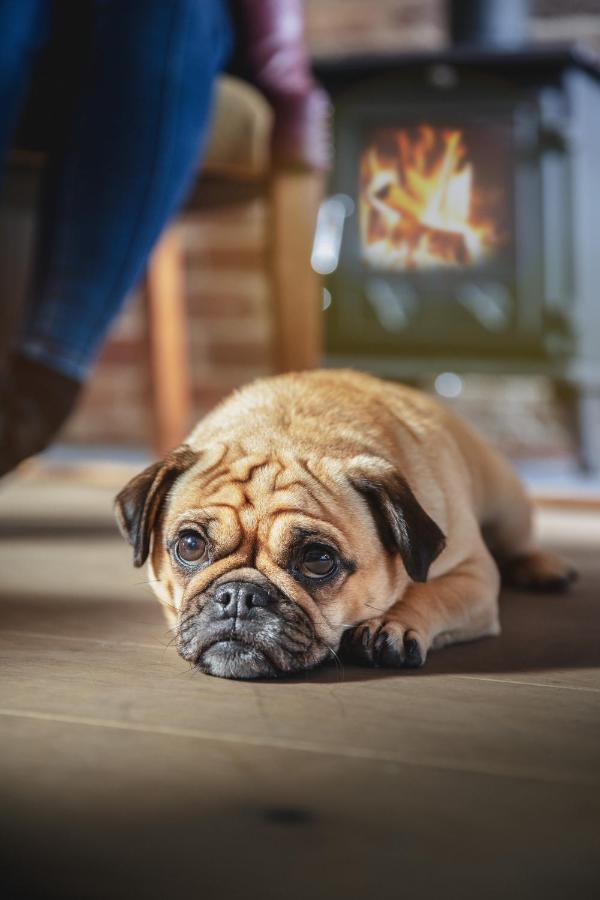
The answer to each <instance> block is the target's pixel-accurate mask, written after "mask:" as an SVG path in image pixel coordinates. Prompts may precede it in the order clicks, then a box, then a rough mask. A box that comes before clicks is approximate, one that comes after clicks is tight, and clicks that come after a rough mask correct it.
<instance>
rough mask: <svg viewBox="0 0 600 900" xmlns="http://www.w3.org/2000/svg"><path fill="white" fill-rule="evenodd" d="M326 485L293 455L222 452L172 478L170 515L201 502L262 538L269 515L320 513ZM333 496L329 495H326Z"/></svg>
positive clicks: (176, 515)
mask: <svg viewBox="0 0 600 900" xmlns="http://www.w3.org/2000/svg"><path fill="white" fill-rule="evenodd" d="M329 493H330V489H329V488H327V487H326V486H325V484H324V483H323V482H322V481H320V480H319V478H318V476H316V475H315V474H314V473H312V472H311V471H310V470H309V468H308V467H307V465H306V464H305V463H302V462H299V461H298V460H297V459H281V458H279V457H275V456H273V455H271V454H267V453H264V454H252V455H243V456H238V457H235V458H233V459H232V458H230V456H225V455H224V456H223V458H221V459H220V460H219V461H218V462H217V463H215V464H213V465H212V466H209V467H207V466H206V463H205V462H204V463H203V462H200V463H199V464H198V465H196V466H193V467H192V468H191V469H190V470H189V471H188V472H186V473H185V474H184V475H183V476H182V477H181V478H180V479H179V481H178V483H177V485H176V488H175V490H174V491H173V493H172V495H171V499H170V504H169V518H170V519H171V520H176V519H177V518H179V517H181V516H185V514H186V513H187V512H188V511H189V510H191V509H193V508H196V507H198V506H199V505H201V507H202V508H203V509H204V510H205V511H213V512H214V513H219V512H220V513H221V514H222V515H223V516H225V517H226V518H228V516H227V511H230V512H232V513H234V514H235V519H236V520H237V521H238V523H239V526H240V528H241V529H242V530H243V531H244V532H246V533H249V532H254V533H258V535H259V536H261V537H266V536H267V535H266V533H263V532H266V530H267V529H269V528H270V527H272V526H273V524H274V519H276V518H277V517H278V516H279V515H281V514H283V513H290V514H292V513H298V514H301V515H304V516H309V517H313V518H315V519H319V518H323V513H324V510H325V508H326V506H327V505H328V504H327V503H326V502H325V497H326V495H328V494H329ZM329 500H330V501H333V496H330V497H329Z"/></svg>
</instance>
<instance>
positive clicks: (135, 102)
mask: <svg viewBox="0 0 600 900" xmlns="http://www.w3.org/2000/svg"><path fill="white" fill-rule="evenodd" d="M61 2H63V3H64V2H65V0H56V2H55V3H54V4H53V3H51V2H50V0H0V154H1V155H2V157H4V153H5V151H6V147H7V145H8V144H9V142H10V137H11V133H12V127H13V126H14V121H15V118H16V115H17V112H18V109H19V104H20V100H21V98H22V95H23V90H24V86H25V84H26V82H27V80H28V75H29V73H30V69H31V66H32V60H33V59H34V58H35V55H36V53H37V51H38V49H39V48H40V46H41V45H43V44H44V42H45V41H47V39H48V38H49V36H51V35H52V31H53V28H55V27H57V21H60V19H55V18H54V17H55V15H56V9H57V7H60V4H61ZM78 2H79V3H80V4H82V3H85V4H87V12H88V14H89V17H90V28H89V35H88V38H87V39H89V46H86V48H85V53H84V54H83V55H82V57H81V60H80V62H79V63H78V68H77V71H73V72H72V78H73V84H75V85H76V102H75V103H74V104H73V108H72V110H70V112H69V117H68V119H67V121H66V123H65V126H64V131H65V133H64V135H63V136H62V140H60V141H57V142H55V143H54V149H53V150H52V151H51V153H50V159H49V164H48V168H47V173H46V176H45V179H46V183H45V185H44V190H43V202H42V204H41V210H40V225H39V235H38V241H37V249H36V256H35V263H34V270H33V273H32V280H31V294H30V302H29V305H28V309H27V312H26V316H25V323H24V330H23V335H22V341H21V344H20V346H19V349H20V350H21V352H24V353H25V354H26V355H29V356H30V357H34V358H35V359H38V360H40V361H43V362H45V363H46V364H48V365H50V366H51V367H54V368H56V369H58V370H59V371H61V372H62V373H63V374H66V375H69V376H72V377H74V378H76V379H83V378H85V375H86V373H87V371H88V369H89V367H90V365H91V363H92V362H93V360H94V357H95V355H96V353H97V351H98V349H99V347H100V345H101V343H102V340H103V338H104V336H105V334H106V331H107V329H108V327H109V325H110V324H111V322H112V321H113V319H114V317H115V315H116V314H117V312H118V311H119V309H120V308H121V306H122V304H123V301H124V299H125V297H126V296H127V294H128V292H129V291H130V290H131V289H132V288H133V287H134V285H135V283H136V282H137V280H138V279H139V277H140V275H141V274H142V271H143V268H144V265H145V263H146V260H147V258H148V255H149V253H150V251H151V249H152V247H153V245H154V243H155V242H156V240H157V238H158V236H159V234H160V232H161V230H162V229H163V227H164V225H165V224H166V222H167V221H168V219H169V218H170V217H171V216H172V215H173V213H174V212H175V210H176V209H177V207H178V206H179V205H180V204H181V203H182V202H183V200H184V199H185V195H186V192H187V191H188V189H189V187H190V185H191V182H192V180H193V178H194V175H195V172H196V171H197V167H198V164H199V160H200V155H201V150H202V143H203V138H204V136H205V134H206V130H207V123H208V119H209V114H210V108H211V95H212V88H213V84H214V80H215V76H216V74H217V73H218V71H219V70H220V68H221V67H222V66H223V64H224V63H225V62H226V59H227V56H228V54H229V51H230V47H231V33H230V25H229V19H228V16H227V12H226V6H225V0H78ZM63 18H64V17H63ZM61 127H62V126H61Z"/></svg>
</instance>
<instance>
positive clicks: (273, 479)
mask: <svg viewBox="0 0 600 900" xmlns="http://www.w3.org/2000/svg"><path fill="white" fill-rule="evenodd" d="M117 517H118V520H119V524H120V527H121V530H122V531H123V533H124V534H125V536H126V537H127V539H128V540H129V542H130V543H131V544H132V545H133V547H134V562H135V564H136V565H138V566H139V565H142V563H143V562H144V561H145V560H146V558H147V557H148V555H149V556H150V563H151V573H152V579H153V580H155V584H154V585H153V587H154V589H155V592H156V593H157V595H158V597H159V599H160V600H161V601H162V602H163V603H164V604H165V605H166V607H167V608H168V610H170V611H171V613H172V616H171V618H172V619H173V623H174V627H175V629H176V633H177V647H178V650H179V653H180V654H181V655H182V656H183V657H184V658H185V659H187V660H189V661H190V662H192V664H194V665H195V666H197V667H198V668H199V669H201V670H202V671H205V672H208V673H210V674H212V675H220V676H223V677H229V678H257V677H273V676H277V675H281V674H283V673H289V672H295V671H299V670H301V669H307V668H311V667H313V666H315V665H317V664H318V663H320V662H322V661H323V660H325V659H326V658H327V657H330V656H332V655H334V654H335V651H336V650H337V648H338V646H339V643H340V640H341V636H342V634H343V632H344V630H345V629H346V628H348V627H351V626H353V625H356V624H357V623H358V622H361V621H363V620H364V619H367V618H369V617H372V616H374V615H377V614H378V613H380V612H382V611H384V610H385V609H387V608H388V607H389V606H390V605H391V604H392V603H393V602H394V601H395V600H396V599H397V597H398V596H400V594H401V593H402V591H403V589H404V587H405V586H406V583H407V581H408V579H409V578H412V579H413V580H421V581H424V580H425V579H426V577H427V571H428V569H429V566H430V564H431V562H432V561H433V559H435V557H436V556H437V555H438V553H439V552H440V551H441V549H442V547H443V544H444V537H443V535H442V533H441V531H440V530H439V528H438V527H437V525H436V524H435V523H434V522H433V521H432V520H431V519H430V518H429V516H428V515H427V514H426V513H425V512H424V510H423V509H422V507H421V506H420V505H419V503H418V502H417V500H416V498H415V497H414V494H413V493H412V491H411V490H410V488H409V486H408V485H407V484H406V482H405V481H404V480H403V479H402V478H401V477H399V476H398V475H397V474H396V473H394V472H393V471H392V470H391V467H390V466H389V464H386V463H385V462H383V461H382V460H378V459H376V458H374V457H364V458H363V457H355V458H353V459H347V460H340V459H336V458H321V459H318V460H317V459H306V458H302V457H301V456H300V455H296V454H291V453H289V454H282V453H278V454H277V455H275V454H273V453H268V454H264V455H262V454H260V455H256V454H254V455H250V456H249V455H245V454H244V453H243V452H241V451H238V452H237V453H236V454H233V453H232V452H231V450H229V449H228V448H226V447H225V446H223V445H218V446H215V447H212V448H209V449H207V450H204V451H195V450H192V449H191V448H190V447H187V446H185V445H184V446H183V447H181V448H179V449H178V450H176V451H174V452H173V453H172V454H170V455H169V456H168V457H167V458H166V459H165V460H164V461H163V462H161V463H156V464H155V465H153V466H151V467H150V468H148V469H146V470H145V471H144V472H142V473H141V474H140V475H138V476H137V477H136V478H134V479H133V480H132V481H131V482H130V483H129V484H128V485H127V486H126V487H125V488H124V489H123V491H121V493H120V494H119V496H118V498H117Z"/></svg>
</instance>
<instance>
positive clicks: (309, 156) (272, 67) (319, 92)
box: [234, 0, 332, 170]
mask: <svg viewBox="0 0 600 900" xmlns="http://www.w3.org/2000/svg"><path fill="white" fill-rule="evenodd" d="M234 8H235V11H236V12H237V14H238V15H237V18H238V21H239V23H240V27H241V34H240V35H239V43H240V48H241V50H242V51H243V53H244V56H245V59H246V62H247V64H248V67H249V69H250V75H251V78H252V80H253V81H254V83H255V84H256V85H257V87H259V88H260V90H261V91H262V92H263V93H264V94H265V96H266V97H267V99H268V100H269V101H270V103H271V105H272V107H273V111H274V114H275V122H274V126H273V137H272V153H273V161H274V163H275V165H279V166H291V167H308V168H313V169H320V170H326V169H328V168H329V167H330V165H331V156H332V146H331V123H330V109H331V107H330V103H329V99H328V97H327V94H326V93H325V91H324V90H323V89H322V88H321V87H320V86H319V85H318V84H317V83H316V82H315V80H314V78H313V76H312V72H311V68H310V60H309V57H308V52H307V50H306V46H305V44H304V33H303V15H302V3H301V0H234Z"/></svg>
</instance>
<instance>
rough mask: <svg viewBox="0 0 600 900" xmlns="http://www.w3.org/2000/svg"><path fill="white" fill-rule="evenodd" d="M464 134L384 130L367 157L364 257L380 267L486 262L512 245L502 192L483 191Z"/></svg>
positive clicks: (362, 186) (425, 128) (363, 167)
mask: <svg viewBox="0 0 600 900" xmlns="http://www.w3.org/2000/svg"><path fill="white" fill-rule="evenodd" d="M477 175H478V173H477V171H476V162H475V161H474V160H473V159H472V158H470V156H469V151H468V146H467V141H466V139H465V135H464V133H463V132H462V131H461V130H459V129H449V128H433V127H431V126H429V125H421V126H419V127H418V128H398V129H383V130H381V131H378V132H376V133H375V134H374V135H373V137H372V139H371V140H370V141H369V142H368V143H367V145H366V147H365V149H364V151H363V153H362V156H361V160H360V182H359V221H360V232H361V243H362V258H363V261H364V262H366V263H367V264H368V265H369V266H372V267H373V268H378V269H401V270H406V269H434V268H440V267H466V266H473V265H480V264H481V263H484V262H486V261H487V260H488V259H490V258H492V257H494V256H495V255H496V254H497V253H498V250H499V249H500V248H501V247H502V245H503V243H504V242H505V235H503V233H502V228H501V224H500V223H501V218H502V216H501V208H500V207H501V195H500V193H499V191H498V190H497V189H493V188H490V187H487V188H486V187H485V186H482V185H481V184H480V183H479V182H478V179H477Z"/></svg>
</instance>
